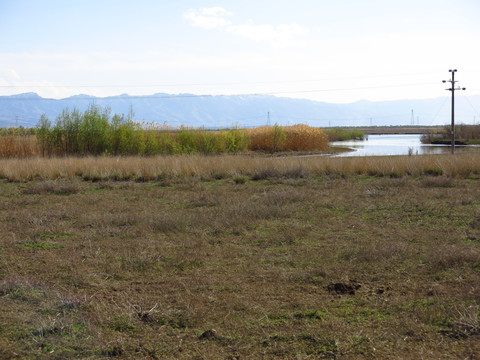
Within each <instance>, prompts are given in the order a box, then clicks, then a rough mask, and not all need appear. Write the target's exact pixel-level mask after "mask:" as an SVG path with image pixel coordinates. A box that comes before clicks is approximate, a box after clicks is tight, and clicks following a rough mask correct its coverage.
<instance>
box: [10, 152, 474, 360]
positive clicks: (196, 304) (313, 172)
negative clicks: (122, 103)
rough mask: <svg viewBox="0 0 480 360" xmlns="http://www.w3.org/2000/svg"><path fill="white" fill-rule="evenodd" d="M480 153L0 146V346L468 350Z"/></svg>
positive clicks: (436, 353) (78, 351)
mask: <svg viewBox="0 0 480 360" xmlns="http://www.w3.org/2000/svg"><path fill="white" fill-rule="evenodd" d="M479 185H480V157H479V156H478V155H475V154H473V155H461V156H460V155H457V156H455V157H453V156H450V155H446V156H435V157H434V156H410V157H385V158H382V157H379V158H356V159H353V158H352V159H329V158H322V157H297V158H293V157H289V158H287V157H278V158H274V157H259V156H257V157H248V156H236V157H235V156H211V157H201V156H189V157H176V156H171V157H152V158H81V159H79V158H62V159H41V158H33V159H23V160H13V159H12V160H0V249H1V251H0V354H1V356H0V357H1V358H2V359H16V358H18V359H69V358H87V359H98V358H104V357H105V358H107V357H116V358H119V359H257V358H263V359H477V358H479V357H480V341H479V340H480V186H479Z"/></svg>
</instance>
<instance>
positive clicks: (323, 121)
mask: <svg viewBox="0 0 480 360" xmlns="http://www.w3.org/2000/svg"><path fill="white" fill-rule="evenodd" d="M91 104H97V105H99V106H101V107H105V106H109V107H110V108H111V110H112V113H113V114H115V113H116V114H127V113H129V111H130V109H132V110H133V112H134V114H135V119H136V120H137V121H146V122H156V123H166V124H167V125H169V126H172V127H178V126H181V125H184V126H192V127H202V126H203V127H205V128H226V127H231V126H239V127H255V126H262V125H273V124H275V123H278V124H279V125H289V124H290V125H293V124H299V123H302V124H308V125H311V126H319V127H334V126H397V125H412V124H413V125H444V124H449V123H450V97H448V96H445V97H441V98H434V99H424V100H396V101H381V102H372V101H365V100H362V101H358V102H355V103H350V104H332V103H325V102H318V101H312V100H305V99H292V98H281V97H275V96H267V95H245V96H203V95H202V96H197V95H191V94H181V95H169V94H162V93H158V94H154V95H146V96H129V95H119V96H111V97H93V96H88V95H75V96H72V97H68V98H65V99H48V98H42V97H40V96H39V95H37V94H36V93H25V94H18V95H10V96H0V127H11V126H24V127H33V126H35V125H36V124H37V122H38V120H39V119H40V116H41V115H42V114H46V115H47V116H48V118H49V119H50V120H51V121H52V122H53V121H54V120H55V119H56V117H57V116H58V115H59V114H60V113H61V112H62V110H63V109H65V108H68V109H70V110H73V109H74V108H77V109H79V110H80V111H84V110H85V109H86V108H87V107H88V106H90V105H91ZM455 113H456V116H455V119H456V123H464V124H472V123H473V122H475V123H480V95H473V96H468V97H467V96H464V95H461V96H458V97H456V106H455Z"/></svg>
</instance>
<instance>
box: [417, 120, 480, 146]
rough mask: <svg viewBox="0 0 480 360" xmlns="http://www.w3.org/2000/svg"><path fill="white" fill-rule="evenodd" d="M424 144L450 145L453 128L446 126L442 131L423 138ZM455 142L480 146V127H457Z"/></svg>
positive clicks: (461, 125)
mask: <svg viewBox="0 0 480 360" xmlns="http://www.w3.org/2000/svg"><path fill="white" fill-rule="evenodd" d="M421 140H422V143H424V144H447V145H448V144H450V143H451V126H445V127H444V128H443V129H442V130H439V131H435V132H431V133H428V134H425V135H423V136H422V139H421ZM455 141H456V143H457V144H460V145H461V144H463V145H480V125H463V124H460V125H456V126H455Z"/></svg>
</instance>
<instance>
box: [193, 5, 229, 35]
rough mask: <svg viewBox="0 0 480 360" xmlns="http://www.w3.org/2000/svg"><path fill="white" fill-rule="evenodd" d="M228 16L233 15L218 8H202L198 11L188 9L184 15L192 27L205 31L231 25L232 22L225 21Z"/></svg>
mask: <svg viewBox="0 0 480 360" xmlns="http://www.w3.org/2000/svg"><path fill="white" fill-rule="evenodd" d="M229 16H233V13H232V12H229V11H227V10H225V9H224V8H222V7H218V6H216V7H211V8H203V9H201V10H200V11H199V10H195V9H190V10H188V11H187V12H186V13H185V14H184V17H185V18H186V19H189V20H191V21H192V25H193V26H196V27H201V28H203V29H207V30H209V29H215V28H221V27H225V26H228V25H231V24H232V22H231V21H230V20H227V19H226V18H227V17H229Z"/></svg>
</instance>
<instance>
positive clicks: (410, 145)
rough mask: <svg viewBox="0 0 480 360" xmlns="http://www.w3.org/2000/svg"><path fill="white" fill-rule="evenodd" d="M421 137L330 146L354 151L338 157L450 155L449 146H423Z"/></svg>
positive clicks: (393, 137) (371, 138) (379, 138)
mask: <svg viewBox="0 0 480 360" xmlns="http://www.w3.org/2000/svg"><path fill="white" fill-rule="evenodd" d="M421 137H422V135H421V134H388V135H368V136H366V137H365V140H351V141H334V142H332V143H330V145H332V146H338V147H346V148H349V149H351V150H352V151H348V152H344V153H340V154H338V155H335V156H337V157H344V156H384V155H409V154H411V155H421V154H446V153H450V151H451V147H450V146H449V145H430V144H422V143H421V141H420V138H421ZM478 150H480V147H479V146H474V145H471V146H456V147H455V152H465V151H478Z"/></svg>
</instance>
